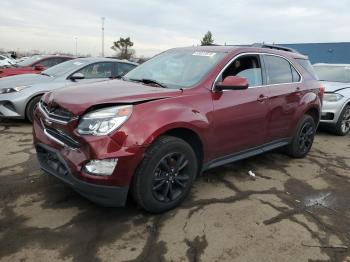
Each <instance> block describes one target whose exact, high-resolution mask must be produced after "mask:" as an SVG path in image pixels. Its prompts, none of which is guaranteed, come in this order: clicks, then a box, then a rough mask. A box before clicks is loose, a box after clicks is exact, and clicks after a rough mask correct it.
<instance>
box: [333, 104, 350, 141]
mask: <svg viewBox="0 0 350 262" xmlns="http://www.w3.org/2000/svg"><path fill="white" fill-rule="evenodd" d="M332 131H333V133H334V134H336V135H338V136H345V135H347V134H349V132H350V105H346V106H345V107H344V108H343V111H342V112H341V113H340V116H339V119H338V122H337V123H336V125H335V127H334V128H332Z"/></svg>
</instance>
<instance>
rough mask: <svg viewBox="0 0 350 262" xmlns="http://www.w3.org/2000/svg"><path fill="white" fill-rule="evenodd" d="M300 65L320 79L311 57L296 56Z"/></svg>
mask: <svg viewBox="0 0 350 262" xmlns="http://www.w3.org/2000/svg"><path fill="white" fill-rule="evenodd" d="M295 60H296V61H297V62H298V63H299V65H301V66H302V67H303V68H304V69H305V70H306V71H307V72H308V73H309V74H310V75H312V77H313V78H315V79H318V78H317V75H316V73H315V70H314V68H313V67H312V65H311V63H310V61H309V59H301V58H296V59H295Z"/></svg>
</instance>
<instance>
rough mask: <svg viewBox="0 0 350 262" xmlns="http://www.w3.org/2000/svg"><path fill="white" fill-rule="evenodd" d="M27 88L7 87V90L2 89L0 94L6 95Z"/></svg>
mask: <svg viewBox="0 0 350 262" xmlns="http://www.w3.org/2000/svg"><path fill="white" fill-rule="evenodd" d="M27 87H29V86H16V87H9V88H3V89H1V90H0V94H8V93H13V92H19V91H22V90H23V89H25V88H27Z"/></svg>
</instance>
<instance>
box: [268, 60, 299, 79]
mask: <svg viewBox="0 0 350 262" xmlns="http://www.w3.org/2000/svg"><path fill="white" fill-rule="evenodd" d="M264 58H265V64H266V69H267V83H268V84H270V85H273V84H283V83H292V82H298V81H299V80H300V76H299V75H298V73H297V72H296V71H295V69H294V68H293V67H292V66H291V64H290V63H289V62H288V61H287V60H286V59H284V58H282V57H278V56H272V55H265V56H264ZM293 70H294V72H293Z"/></svg>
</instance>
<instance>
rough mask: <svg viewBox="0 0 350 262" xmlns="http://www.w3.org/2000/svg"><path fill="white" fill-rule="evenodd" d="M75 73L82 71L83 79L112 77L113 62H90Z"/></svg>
mask: <svg viewBox="0 0 350 262" xmlns="http://www.w3.org/2000/svg"><path fill="white" fill-rule="evenodd" d="M76 73H82V74H83V75H84V76H85V79H93V78H109V77H112V73H113V63H111V62H104V63H96V64H91V65H88V66H86V67H84V68H83V69H81V70H79V71H78V72H76Z"/></svg>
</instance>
